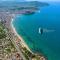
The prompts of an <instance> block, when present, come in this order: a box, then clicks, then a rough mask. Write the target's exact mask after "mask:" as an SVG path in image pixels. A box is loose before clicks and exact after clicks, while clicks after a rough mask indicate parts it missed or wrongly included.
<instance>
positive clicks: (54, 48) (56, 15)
mask: <svg viewBox="0 0 60 60" xmlns="http://www.w3.org/2000/svg"><path fill="white" fill-rule="evenodd" d="M13 26H14V27H15V29H16V31H17V33H18V34H19V35H20V36H21V37H22V38H23V39H24V41H25V42H26V44H27V45H28V46H29V48H30V49H31V50H32V51H33V52H36V53H42V54H44V55H45V56H46V57H47V58H48V60H60V3H49V6H45V7H41V8H40V12H38V11H37V12H36V13H35V14H32V15H18V16H16V18H15V19H14V21H13ZM39 28H42V29H43V31H44V32H43V34H42V35H41V34H40V33H39Z"/></svg>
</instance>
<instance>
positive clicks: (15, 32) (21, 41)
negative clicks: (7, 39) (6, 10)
mask: <svg viewBox="0 0 60 60" xmlns="http://www.w3.org/2000/svg"><path fill="white" fill-rule="evenodd" d="M13 20H14V18H12V20H11V28H12V31H13V33H14V34H15V35H16V36H17V37H18V38H19V39H20V44H21V45H22V46H24V47H26V48H27V50H29V51H30V52H31V53H32V54H34V53H33V52H32V51H31V50H30V48H29V47H28V45H27V44H26V42H25V41H24V39H23V38H22V37H21V36H20V35H19V34H18V33H17V31H16V29H15V27H14V26H13V24H12V22H13Z"/></svg>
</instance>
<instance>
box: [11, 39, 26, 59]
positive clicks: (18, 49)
mask: <svg viewBox="0 0 60 60" xmlns="http://www.w3.org/2000/svg"><path fill="white" fill-rule="evenodd" d="M11 41H12V43H13V44H14V46H15V48H16V49H17V51H18V52H19V53H20V55H21V57H22V58H23V60H26V58H25V56H24V55H23V53H22V52H21V50H20V48H19V47H18V45H17V44H16V42H15V41H14V40H11Z"/></svg>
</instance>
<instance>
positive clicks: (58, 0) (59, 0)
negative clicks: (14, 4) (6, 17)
mask: <svg viewBox="0 0 60 60" xmlns="http://www.w3.org/2000/svg"><path fill="white" fill-rule="evenodd" d="M0 1H44V2H45V1H52V2H55V1H56V2H60V0H0Z"/></svg>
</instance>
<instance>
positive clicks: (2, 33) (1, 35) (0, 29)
mask: <svg viewBox="0 0 60 60" xmlns="http://www.w3.org/2000/svg"><path fill="white" fill-rule="evenodd" d="M5 37H6V34H5V30H4V26H3V25H2V24H1V23H0V39H2V38H5Z"/></svg>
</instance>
